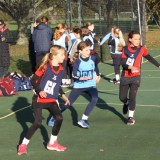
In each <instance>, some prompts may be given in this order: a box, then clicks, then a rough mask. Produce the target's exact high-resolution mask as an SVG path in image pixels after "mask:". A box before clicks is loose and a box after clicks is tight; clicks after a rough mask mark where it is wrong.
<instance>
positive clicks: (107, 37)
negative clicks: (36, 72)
mask: <svg viewBox="0 0 160 160" xmlns="http://www.w3.org/2000/svg"><path fill="white" fill-rule="evenodd" d="M110 35H111V33H108V34H107V35H105V36H104V38H103V39H102V41H101V43H100V44H99V45H100V46H101V45H103V43H104V42H106V41H107V40H108V39H109V37H110Z"/></svg>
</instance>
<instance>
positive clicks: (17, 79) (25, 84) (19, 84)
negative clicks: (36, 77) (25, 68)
mask: <svg viewBox="0 0 160 160" xmlns="http://www.w3.org/2000/svg"><path fill="white" fill-rule="evenodd" d="M10 76H11V77H12V80H13V81H14V83H15V87H14V91H25V90H31V89H32V88H33V87H32V85H31V83H30V78H28V77H25V76H23V75H21V74H20V73H17V72H12V73H10Z"/></svg>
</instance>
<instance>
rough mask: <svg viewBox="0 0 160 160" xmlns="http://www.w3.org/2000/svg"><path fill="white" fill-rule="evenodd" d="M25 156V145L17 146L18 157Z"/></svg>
mask: <svg viewBox="0 0 160 160" xmlns="http://www.w3.org/2000/svg"><path fill="white" fill-rule="evenodd" d="M22 154H27V145H26V144H20V145H19V146H18V155H22Z"/></svg>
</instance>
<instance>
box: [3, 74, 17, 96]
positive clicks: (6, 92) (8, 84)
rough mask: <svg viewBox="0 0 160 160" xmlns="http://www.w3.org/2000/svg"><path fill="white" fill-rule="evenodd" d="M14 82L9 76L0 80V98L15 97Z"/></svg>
mask: <svg viewBox="0 0 160 160" xmlns="http://www.w3.org/2000/svg"><path fill="white" fill-rule="evenodd" d="M14 86H15V84H14V81H13V80H12V78H11V77H10V76H7V77H4V78H0V96H11V95H17V92H15V90H14Z"/></svg>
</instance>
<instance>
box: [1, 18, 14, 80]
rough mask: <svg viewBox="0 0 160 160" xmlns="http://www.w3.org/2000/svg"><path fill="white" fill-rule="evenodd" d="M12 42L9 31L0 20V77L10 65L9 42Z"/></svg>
mask: <svg viewBox="0 0 160 160" xmlns="http://www.w3.org/2000/svg"><path fill="white" fill-rule="evenodd" d="M11 42H12V38H11V35H10V31H9V29H8V27H7V26H6V25H5V23H4V21H3V20H0V77H4V76H5V75H6V74H7V72H8V68H9V65H10V53H9V43H11Z"/></svg>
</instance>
